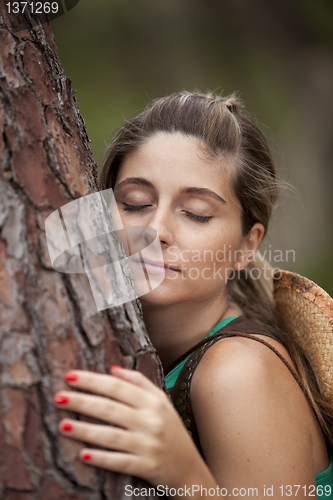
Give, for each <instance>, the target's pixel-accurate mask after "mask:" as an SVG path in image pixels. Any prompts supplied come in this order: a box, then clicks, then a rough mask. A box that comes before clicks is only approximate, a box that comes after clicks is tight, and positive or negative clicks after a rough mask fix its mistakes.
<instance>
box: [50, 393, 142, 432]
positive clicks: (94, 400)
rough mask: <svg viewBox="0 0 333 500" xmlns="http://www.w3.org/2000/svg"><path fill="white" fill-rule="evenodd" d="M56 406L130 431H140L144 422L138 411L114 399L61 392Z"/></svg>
mask: <svg viewBox="0 0 333 500" xmlns="http://www.w3.org/2000/svg"><path fill="white" fill-rule="evenodd" d="M54 404H55V405H56V406H57V407H58V408H62V409H64V410H68V411H74V412H77V413H82V414H83V415H87V416H88V417H93V418H97V419H98V420H103V421H105V422H108V423H109V424H114V425H119V426H120V427H125V428H126V429H129V430H136V429H138V428H139V427H140V424H141V420H142V419H140V418H138V414H137V410H135V409H133V408H130V407H129V406H125V405H123V404H121V403H118V402H117V401H113V400H112V399H109V398H105V397H101V396H94V395H92V394H82V393H79V392H74V391H72V392H66V391H61V393H57V394H56V395H55V397H54Z"/></svg>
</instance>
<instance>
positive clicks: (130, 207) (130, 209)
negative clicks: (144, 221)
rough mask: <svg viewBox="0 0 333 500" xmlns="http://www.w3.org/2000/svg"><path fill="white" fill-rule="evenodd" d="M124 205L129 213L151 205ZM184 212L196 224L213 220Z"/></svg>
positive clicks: (208, 216)
mask: <svg viewBox="0 0 333 500" xmlns="http://www.w3.org/2000/svg"><path fill="white" fill-rule="evenodd" d="M124 205H125V207H124V211H128V212H138V211H139V210H142V209H143V208H146V207H149V205H127V204H126V203H124ZM184 212H185V214H186V216H187V217H188V218H189V219H193V220H195V221H196V222H201V223H205V222H209V221H210V219H211V218H212V215H196V214H193V213H192V212H187V211H186V210H184Z"/></svg>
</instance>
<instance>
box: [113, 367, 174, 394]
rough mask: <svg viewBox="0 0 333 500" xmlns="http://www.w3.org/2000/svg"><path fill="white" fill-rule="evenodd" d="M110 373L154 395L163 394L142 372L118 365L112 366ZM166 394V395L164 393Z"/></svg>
mask: <svg viewBox="0 0 333 500" xmlns="http://www.w3.org/2000/svg"><path fill="white" fill-rule="evenodd" d="M110 372H111V374H112V375H116V376H117V377H120V378H121V379H123V380H128V381H129V382H132V384H136V385H138V386H139V387H142V388H143V389H146V390H147V391H148V392H152V393H153V394H158V395H160V394H161V393H163V391H162V389H160V388H159V387H157V385H155V384H154V383H153V382H152V381H151V380H150V379H149V378H148V377H146V376H145V375H144V374H143V373H142V372H139V371H138V370H128V369H127V368H123V367H122V366H118V365H111V366H110ZM163 394H164V393H163Z"/></svg>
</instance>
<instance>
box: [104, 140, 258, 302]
mask: <svg viewBox="0 0 333 500" xmlns="http://www.w3.org/2000/svg"><path fill="white" fill-rule="evenodd" d="M233 168H234V165H233V162H232V160H231V159H229V160H228V159H227V158H224V159H223V158H222V159H221V158H220V159H218V160H212V159H208V157H207V156H205V155H204V153H203V152H202V150H201V149H200V147H199V142H198V140H197V139H195V138H192V137H185V136H183V135H181V134H180V133H174V134H166V133H163V132H160V133H158V134H156V135H154V136H153V137H151V138H150V139H149V140H148V141H147V142H146V143H144V144H143V145H142V146H141V147H140V148H139V150H138V151H137V152H136V153H134V154H132V155H130V156H128V157H127V158H126V159H125V160H124V162H123V163H122V165H121V167H120V170H119V174H118V177H117V181H116V184H115V187H114V194H115V198H116V202H117V206H118V209H119V212H120V216H121V219H122V223H123V225H124V226H125V227H129V226H144V227H146V228H147V229H146V231H148V230H149V229H148V228H153V229H155V230H156V231H157V234H158V238H159V242H160V246H161V250H162V256H163V260H164V264H166V265H169V266H171V268H173V269H170V268H164V269H163V267H159V266H154V265H149V264H147V263H146V269H147V271H148V273H152V274H154V273H156V276H157V275H161V273H162V274H164V272H165V278H164V280H163V281H162V283H161V284H160V285H158V286H157V287H156V288H155V289H153V290H151V291H150V292H149V293H146V294H145V295H143V296H141V297H140V300H141V301H142V303H143V304H147V305H148V304H150V305H171V304H175V303H178V304H179V303H185V302H197V301H210V300H212V299H213V298H214V297H216V295H223V294H224V292H225V284H226V279H227V277H228V276H230V274H231V273H232V272H234V271H233V270H234V269H235V268H236V269H238V268H239V269H241V268H242V267H245V266H246V264H247V262H246V264H244V265H242V262H243V260H244V255H245V254H244V253H243V254H242V253H241V250H244V249H245V242H246V241H247V240H245V239H244V238H243V237H242V234H241V207H240V204H239V202H238V200H237V198H236V196H235V195H234V193H233V191H232V188H231V185H230V181H229V178H230V172H231V169H233ZM258 244H259V243H258ZM237 251H238V252H237ZM153 260H155V259H154V258H153ZM162 266H163V263H162ZM239 266H241V267H239ZM159 277H160V276H159Z"/></svg>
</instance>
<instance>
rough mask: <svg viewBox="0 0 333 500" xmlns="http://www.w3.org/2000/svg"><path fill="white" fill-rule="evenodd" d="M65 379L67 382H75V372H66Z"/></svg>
mask: <svg viewBox="0 0 333 500" xmlns="http://www.w3.org/2000/svg"><path fill="white" fill-rule="evenodd" d="M65 380H67V382H75V380H77V374H76V373H73V372H66V373H65Z"/></svg>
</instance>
